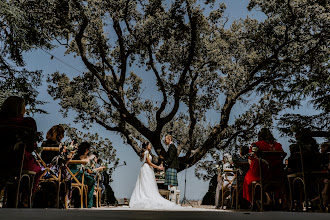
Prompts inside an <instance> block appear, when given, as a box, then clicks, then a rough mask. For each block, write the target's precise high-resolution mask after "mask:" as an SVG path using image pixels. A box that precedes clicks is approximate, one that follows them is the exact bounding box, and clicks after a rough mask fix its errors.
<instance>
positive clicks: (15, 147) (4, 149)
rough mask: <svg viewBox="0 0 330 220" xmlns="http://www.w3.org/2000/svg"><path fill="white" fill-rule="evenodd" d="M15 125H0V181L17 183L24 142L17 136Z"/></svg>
mask: <svg viewBox="0 0 330 220" xmlns="http://www.w3.org/2000/svg"><path fill="white" fill-rule="evenodd" d="M19 129H20V128H18V127H17V126H9V125H0V140H1V143H0V149H1V156H2V157H1V160H0V183H1V185H3V186H4V185H6V184H8V183H17V182H18V181H19V180H20V179H21V178H20V177H21V174H22V168H23V160H24V154H25V144H23V143H22V141H21V139H20V137H19V131H18V130H19Z"/></svg>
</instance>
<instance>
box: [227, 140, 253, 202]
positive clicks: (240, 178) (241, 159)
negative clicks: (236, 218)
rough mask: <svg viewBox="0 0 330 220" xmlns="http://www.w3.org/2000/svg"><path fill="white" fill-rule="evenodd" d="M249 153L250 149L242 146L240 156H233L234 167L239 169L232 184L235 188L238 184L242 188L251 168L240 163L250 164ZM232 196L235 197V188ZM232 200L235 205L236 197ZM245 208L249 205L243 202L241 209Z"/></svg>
mask: <svg viewBox="0 0 330 220" xmlns="http://www.w3.org/2000/svg"><path fill="white" fill-rule="evenodd" d="M248 153H249V147H247V146H242V147H240V151H239V154H234V155H233V165H234V167H235V168H236V169H237V176H236V178H235V179H234V181H233V184H232V185H233V186H236V185H237V184H238V186H241V185H242V183H243V182H244V177H245V175H246V173H247V171H248V170H249V166H247V165H242V164H240V163H248V155H247V154H248ZM236 193H237V192H236ZM230 194H231V195H233V188H231V193H230ZM231 199H232V200H233V201H231V203H232V204H235V199H236V197H235V196H231ZM244 201H245V200H244ZM245 206H247V207H248V205H245V204H244V202H243V203H242V204H241V208H242V207H245ZM247 207H246V208H247Z"/></svg>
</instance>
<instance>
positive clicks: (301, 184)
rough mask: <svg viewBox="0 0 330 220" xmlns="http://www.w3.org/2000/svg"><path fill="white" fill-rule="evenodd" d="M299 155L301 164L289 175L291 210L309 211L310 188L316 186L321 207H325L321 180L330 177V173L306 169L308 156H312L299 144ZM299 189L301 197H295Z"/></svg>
mask: <svg viewBox="0 0 330 220" xmlns="http://www.w3.org/2000/svg"><path fill="white" fill-rule="evenodd" d="M295 155H296V156H297V155H298V161H299V164H298V165H299V166H300V167H298V169H297V171H298V172H296V173H292V174H289V175H287V178H288V182H289V189H290V211H304V210H305V211H309V205H308V204H309V202H310V200H311V198H310V196H311V195H310V193H309V191H310V189H311V187H313V186H316V188H317V193H318V195H319V198H320V200H321V201H320V207H321V209H322V210H323V209H325V207H323V202H322V196H321V191H322V190H321V189H320V181H321V180H322V179H324V178H329V173H328V172H326V171H319V170H316V171H315V170H311V169H306V162H307V161H308V158H310V157H311V155H310V153H309V152H303V150H302V148H301V146H300V145H299V152H297V153H295ZM297 189H298V194H299V196H298V197H299V198H295V197H296V196H295V194H296V192H297Z"/></svg>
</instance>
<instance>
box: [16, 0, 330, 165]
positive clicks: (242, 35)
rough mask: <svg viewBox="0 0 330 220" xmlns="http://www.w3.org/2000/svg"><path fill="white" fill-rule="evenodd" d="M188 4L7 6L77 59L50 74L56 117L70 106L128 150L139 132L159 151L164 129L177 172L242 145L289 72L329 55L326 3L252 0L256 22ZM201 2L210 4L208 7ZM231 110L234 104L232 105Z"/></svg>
mask: <svg viewBox="0 0 330 220" xmlns="http://www.w3.org/2000/svg"><path fill="white" fill-rule="evenodd" d="M203 2H204V3H203ZM198 3H200V4H197V2H196V1H195V0H172V1H162V0H154V1H144V0H142V1H141V0H108V1H82V0H70V1H46V0H38V1H23V2H22V3H19V4H18V5H19V7H20V8H21V9H22V10H24V11H25V12H26V13H27V14H29V16H30V17H32V18H31V19H35V20H36V21H37V22H36V25H37V26H38V27H41V29H42V30H44V32H46V33H47V34H48V36H51V38H54V39H56V40H57V41H58V42H59V43H60V44H61V45H63V46H65V47H66V48H67V53H73V54H75V55H76V56H79V57H80V58H81V60H82V61H83V63H84V65H85V67H86V68H87V71H86V72H85V73H84V74H81V75H80V76H78V77H74V78H72V77H71V78H70V77H68V76H67V75H66V74H63V73H58V72H57V73H54V74H53V75H52V76H51V77H50V78H49V79H48V81H49V82H50V83H51V85H50V86H49V90H48V91H49V94H50V95H51V96H52V97H53V98H54V99H55V100H57V99H58V100H59V101H60V105H61V108H62V112H63V114H64V116H65V115H66V114H67V113H68V111H69V110H73V111H75V112H76V113H77V115H76V118H75V120H76V121H77V122H81V123H83V124H84V126H85V127H86V128H87V127H89V126H91V125H92V124H93V123H97V124H99V125H101V126H103V127H104V128H106V129H107V130H108V131H112V132H116V133H119V134H120V135H121V136H122V138H123V140H124V141H126V143H128V144H129V145H131V146H132V148H133V149H134V151H135V152H136V153H137V154H139V153H140V151H141V148H140V142H141V141H143V140H145V139H147V140H149V141H150V142H151V143H152V145H153V146H154V148H155V150H156V152H157V154H161V155H164V154H165V148H164V147H163V145H162V143H161V140H162V137H163V136H164V134H165V133H171V134H172V135H173V136H174V137H175V138H176V140H177V142H178V144H179V145H180V147H181V148H182V150H183V152H185V155H184V156H183V157H180V161H181V162H182V163H181V164H182V168H181V169H184V168H185V166H184V164H188V165H189V166H191V165H194V164H196V163H197V162H198V161H200V160H201V159H203V158H204V157H205V156H206V155H207V154H208V153H210V155H211V156H213V155H217V153H218V150H221V149H228V148H229V147H234V148H235V147H236V146H239V145H242V144H246V142H248V141H250V140H251V138H253V137H254V136H255V132H256V131H257V130H258V128H259V127H261V126H271V125H272V122H273V117H274V116H275V115H277V114H278V112H279V111H281V110H282V109H283V108H285V107H288V106H291V105H293V104H296V103H297V102H295V103H293V102H292V100H290V101H291V102H278V100H279V99H277V98H276V96H274V94H280V93H281V92H280V91H283V90H285V89H286V86H287V85H289V83H290V82H291V81H292V80H294V79H296V78H297V77H299V76H302V77H303V76H306V77H308V73H309V72H310V71H313V72H315V71H316V70H318V68H320V69H324V68H326V65H324V62H326V59H325V57H326V56H327V55H328V53H329V47H328V42H329V36H330V35H329V18H328V11H329V4H327V1H326V0H324V1H316V0H308V1H307V0H306V1H294V0H276V1H275V0H267V1H266V0H252V1H250V3H249V6H248V8H249V9H250V10H253V9H257V10H259V11H260V13H263V14H264V15H265V19H264V20H262V21H259V20H256V19H252V18H249V17H247V18H246V19H239V20H236V21H234V22H233V23H232V24H231V26H230V27H229V28H227V27H226V21H227V20H226V18H225V17H224V16H223V12H224V10H225V6H224V4H220V5H219V6H216V5H215V1H214V0H213V1H199V2H198ZM200 5H201V6H200ZM204 7H209V8H211V12H210V13H209V14H208V15H205V14H204V10H203V8H204ZM141 72H145V74H144V75H145V77H142V76H141ZM315 74H316V72H315ZM146 75H148V77H147V76H146ZM145 87H148V91H150V90H151V89H152V88H153V89H154V91H153V92H152V94H151V93H150V92H148V93H149V94H144V93H143V91H144V88H145ZM154 97H162V98H161V100H156V99H157V98H156V99H154ZM298 101H299V100H298ZM234 107H238V108H239V107H241V108H242V110H244V111H245V113H243V114H241V115H237V114H235V108H234ZM208 114H211V115H214V118H212V120H209V119H208V117H207V115H208ZM205 165H206V164H205Z"/></svg>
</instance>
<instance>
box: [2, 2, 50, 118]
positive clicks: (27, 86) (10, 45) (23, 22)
mask: <svg viewBox="0 0 330 220" xmlns="http://www.w3.org/2000/svg"><path fill="white" fill-rule="evenodd" d="M49 41H50V39H48V38H47V37H46V36H45V35H43V33H42V32H41V31H40V29H38V28H37V27H36V26H35V25H34V22H33V21H31V20H29V18H28V16H27V12H26V11H24V10H21V9H20V8H19V5H15V2H14V1H7V0H1V1H0V44H1V46H0V91H1V93H0V104H1V103H2V102H3V101H4V99H5V98H7V97H8V96H9V95H19V96H22V97H24V98H25V100H26V102H27V104H30V108H29V111H32V112H44V111H43V110H41V109H37V108H36V105H38V104H42V103H43V102H41V101H38V100H37V95H38V91H37V87H38V86H40V84H41V71H39V70H36V71H29V70H27V69H25V68H24V66H25V64H26V63H25V62H24V58H23V53H24V52H26V51H31V50H33V49H35V48H36V47H38V48H40V47H43V48H48V49H49V48H51V45H50V44H49Z"/></svg>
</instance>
